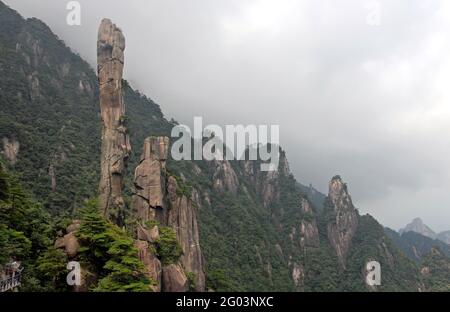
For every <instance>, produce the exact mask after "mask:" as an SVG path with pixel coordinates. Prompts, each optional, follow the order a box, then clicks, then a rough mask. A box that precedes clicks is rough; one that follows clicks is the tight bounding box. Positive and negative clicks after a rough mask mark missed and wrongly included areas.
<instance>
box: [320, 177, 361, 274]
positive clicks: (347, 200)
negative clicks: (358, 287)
mask: <svg viewBox="0 0 450 312" xmlns="http://www.w3.org/2000/svg"><path fill="white" fill-rule="evenodd" d="M327 204H328V207H327V213H328V216H327V218H328V225H327V231H328V239H329V241H330V244H331V246H332V247H333V249H334V251H335V252H336V255H337V256H338V259H339V261H340V263H341V265H342V266H344V267H345V257H346V255H347V252H348V251H349V249H350V246H351V242H352V238H353V236H354V235H355V232H356V229H357V227H358V212H357V210H356V208H355V207H354V206H353V202H352V199H351V197H350V195H349V193H348V190H347V185H346V184H345V183H344V182H342V179H341V177H339V176H336V177H334V178H333V179H332V180H331V182H330V185H329V194H328V199H327Z"/></svg>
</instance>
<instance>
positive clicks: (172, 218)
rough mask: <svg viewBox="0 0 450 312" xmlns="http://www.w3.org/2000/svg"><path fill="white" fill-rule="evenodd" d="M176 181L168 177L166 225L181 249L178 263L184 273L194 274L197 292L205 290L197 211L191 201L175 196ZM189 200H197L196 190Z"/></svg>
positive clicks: (183, 196)
mask: <svg viewBox="0 0 450 312" xmlns="http://www.w3.org/2000/svg"><path fill="white" fill-rule="evenodd" d="M177 188H178V185H177V181H176V179H175V178H173V177H169V179H168V185H167V192H168V198H169V213H168V221H167V224H168V225H169V226H170V227H172V228H173V229H175V232H176V234H177V239H178V242H179V243H180V246H181V248H182V249H183V255H182V256H181V259H180V262H181V264H182V266H183V268H184V270H185V272H191V273H194V274H195V285H196V290H197V291H203V290H204V289H205V272H204V269H203V268H204V263H203V256H202V252H201V249H200V238H199V234H198V233H199V231H198V224H197V211H196V209H195V207H194V203H193V202H192V200H191V199H188V198H187V197H186V196H185V195H181V196H180V195H178V194H177ZM192 193H193V194H192V195H191V198H198V194H197V191H196V190H193V191H192Z"/></svg>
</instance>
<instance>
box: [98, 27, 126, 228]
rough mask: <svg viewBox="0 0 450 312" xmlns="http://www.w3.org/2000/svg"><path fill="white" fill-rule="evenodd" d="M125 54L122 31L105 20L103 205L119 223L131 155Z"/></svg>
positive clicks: (101, 56)
mask: <svg viewBox="0 0 450 312" xmlns="http://www.w3.org/2000/svg"><path fill="white" fill-rule="evenodd" d="M124 50H125V38H124V36H123V34H122V31H121V30H120V29H119V28H117V27H116V25H114V24H113V23H112V22H111V21H110V20H109V19H104V20H102V22H101V24H100V28H99V32H98V42H97V63H98V81H99V86H100V109H101V118H102V155H101V176H100V186H99V204H100V210H101V212H102V214H103V215H104V216H105V217H107V218H108V219H110V220H111V221H113V222H116V223H118V222H120V219H121V217H120V215H121V211H122V209H123V207H124V200H123V197H122V189H123V177H124V174H125V169H126V165H127V160H128V157H129V154H130V151H131V147H130V141H129V136H128V131H127V128H126V125H125V104H124V100H123V90H122V75H123V66H124Z"/></svg>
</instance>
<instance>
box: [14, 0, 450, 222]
mask: <svg viewBox="0 0 450 312" xmlns="http://www.w3.org/2000/svg"><path fill="white" fill-rule="evenodd" d="M67 2H68V1H66V0H33V1H30V0H6V3H8V4H9V5H10V6H11V7H13V8H14V9H16V10H18V11H19V12H20V13H21V14H23V15H24V16H26V17H30V16H35V17H38V18H40V19H42V20H43V21H45V22H46V23H47V24H48V25H49V26H50V27H51V28H52V29H53V31H54V32H56V33H57V34H58V35H59V36H60V37H61V38H62V39H63V40H64V41H65V42H66V43H67V44H68V45H69V46H70V47H71V48H72V49H73V50H74V51H76V52H78V53H79V54H80V55H82V56H83V57H84V58H85V59H87V60H88V61H89V62H90V63H91V64H92V65H93V66H95V61H96V37H97V27H98V24H99V22H100V20H101V18H102V17H109V18H111V19H112V20H113V21H114V22H115V23H116V24H117V25H118V26H120V27H121V28H122V30H123V32H124V34H125V36H126V40H127V49H126V78H127V79H128V80H129V81H130V82H131V83H132V85H133V86H134V87H135V88H137V89H139V90H141V91H142V92H143V93H145V94H146V95H148V96H149V97H151V98H152V99H154V100H155V101H156V102H158V103H159V104H160V105H161V107H162V110H163V112H164V113H165V115H166V116H167V117H168V118H171V117H173V118H175V119H176V120H178V121H180V122H182V123H186V124H192V121H193V117H194V116H202V117H203V118H204V120H205V121H206V122H208V123H217V124H239V123H242V124H279V125H280V135H281V143H282V145H283V146H284V148H285V150H286V151H287V154H288V159H289V161H290V165H291V169H292V171H293V172H294V174H295V176H296V178H297V179H298V180H299V181H301V182H302V183H305V184H308V183H312V184H313V185H315V186H316V187H317V188H318V189H319V190H321V191H323V192H327V185H328V181H329V180H330V179H331V177H332V176H333V175H335V174H340V175H341V176H342V177H343V178H344V180H345V181H346V182H348V185H349V189H350V192H351V194H352V197H353V200H354V202H355V204H356V206H358V207H359V208H360V210H361V211H362V212H363V213H365V212H369V213H371V214H372V215H374V216H375V217H376V218H377V219H378V220H379V221H380V222H382V223H383V224H385V225H387V226H390V227H393V228H395V229H398V228H400V227H403V226H404V225H405V224H406V223H409V221H411V220H412V219H413V218H415V217H417V216H419V217H422V218H423V219H424V221H425V223H427V224H428V225H430V226H431V227H432V228H434V229H435V230H436V231H441V230H450V135H449V134H450V36H449V35H450V1H448V0H386V1H361V0H338V1H336V0H213V1H211V0H127V1H125V0H81V1H79V2H80V3H81V5H82V11H81V13H82V25H81V26H68V25H67V24H66V14H67V12H68V11H66V4H67ZM377 3H378V4H379V8H380V9H381V10H378V8H377ZM378 13H381V15H379V14H378Z"/></svg>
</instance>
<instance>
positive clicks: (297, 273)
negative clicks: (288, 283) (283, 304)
mask: <svg viewBox="0 0 450 312" xmlns="http://www.w3.org/2000/svg"><path fill="white" fill-rule="evenodd" d="M304 279H305V271H304V269H303V267H302V266H301V265H299V264H297V263H294V265H293V268H292V280H293V281H294V284H295V287H301V286H303V284H304Z"/></svg>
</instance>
